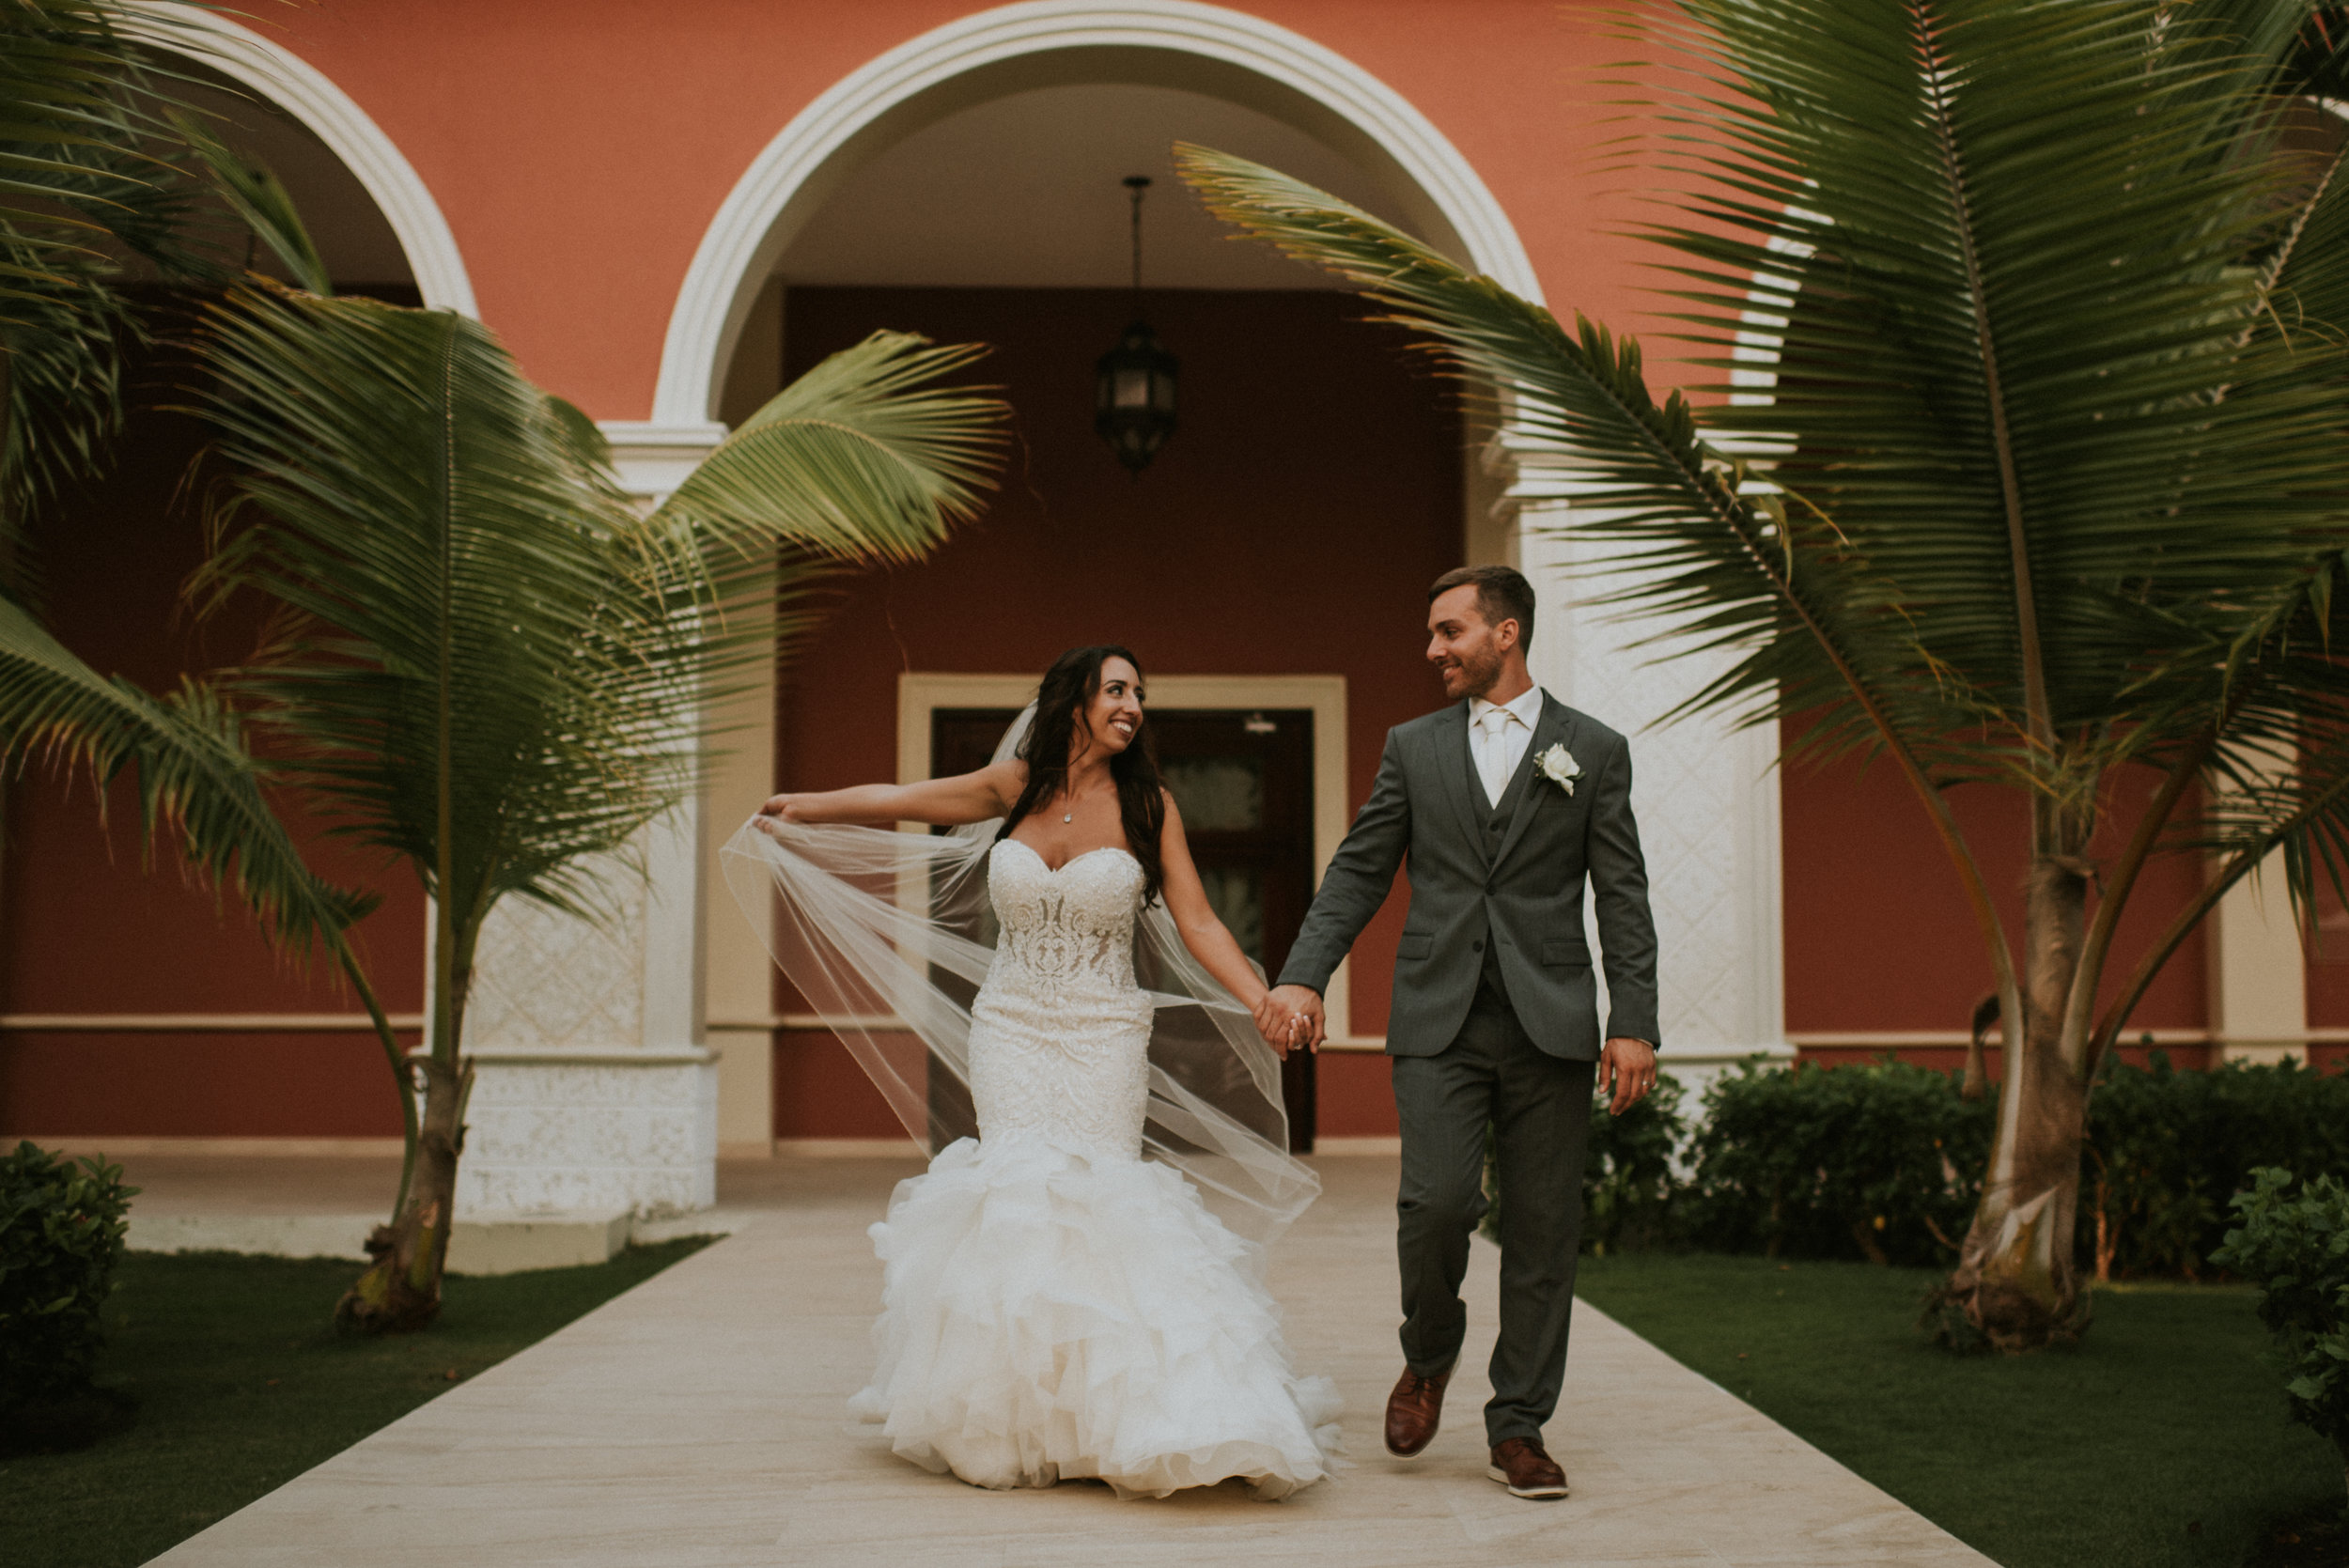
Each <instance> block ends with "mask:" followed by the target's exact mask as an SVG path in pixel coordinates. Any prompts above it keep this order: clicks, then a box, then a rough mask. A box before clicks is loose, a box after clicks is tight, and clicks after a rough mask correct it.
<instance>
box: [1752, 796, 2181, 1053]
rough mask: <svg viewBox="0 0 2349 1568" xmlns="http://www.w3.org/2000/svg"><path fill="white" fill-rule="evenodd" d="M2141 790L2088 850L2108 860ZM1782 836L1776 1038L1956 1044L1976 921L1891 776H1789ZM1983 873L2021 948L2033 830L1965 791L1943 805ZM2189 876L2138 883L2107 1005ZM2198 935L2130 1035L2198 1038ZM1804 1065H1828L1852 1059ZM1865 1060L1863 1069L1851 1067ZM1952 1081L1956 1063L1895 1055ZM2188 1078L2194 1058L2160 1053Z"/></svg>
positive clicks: (1984, 980) (2002, 803)
mask: <svg viewBox="0 0 2349 1568" xmlns="http://www.w3.org/2000/svg"><path fill="white" fill-rule="evenodd" d="M2151 792H2152V783H2151V782H2150V775H2148V776H2147V777H2146V778H2144V779H2132V780H2130V781H2129V782H2128V783H2127V784H2126V785H2125V786H2124V787H2123V791H2122V794H2121V796H2120V799H2119V800H2118V802H2117V805H2116V809H2115V813H2114V815H2115V821H2114V822H2113V823H2112V824H2111V825H2110V826H2109V827H2108V830H2107V831H2106V833H2105V834H2104V836H2103V837H2101V838H2100V839H2099V840H2098V841H2097V842H2096V844H2094V845H2093V846H2092V853H2094V854H2095V855H2097V856H2100V857H2108V856H2110V855H2112V854H2114V853H2116V852H2117V851H2118V850H2119V848H2120V846H2121V844H2122V842H2123V840H2124V839H2125V837H2126V834H2127V833H2128V831H2130V829H2131V827H2132V826H2133V825H2134V823H2135V820H2136V815H2135V808H2136V806H2137V805H2139V804H2141V802H2142V801H2143V800H2145V799H2146V798H2148V797H2149V796H2150V794H2151ZM1780 799H1781V822H1782V823H1783V828H1784V834H1785V837H1784V852H1785V862H1784V864H1785V874H1784V894H1785V941H1786V1026H1787V1030H1788V1032H1791V1033H1793V1034H1796V1035H1801V1034H1803V1033H1805V1032H1812V1031H1816V1032H1836V1033H1843V1032H1859V1031H1867V1030H1890V1031H1900V1032H1906V1031H1916V1030H1963V1029H1965V1028H1966V1027H1967V1023H1968V1019H1969V1018H1970V1017H1971V1016H1972V1012H1973V1007H1974V1003H1975V1001H1977V1000H1978V999H1980V998H1981V997H1983V996H1984V995H1986V994H1987V993H1988V992H1989V991H1990V989H1991V984H1992V983H1991V979H1990V965H1989V960H1988V958H1987V957H1986V956H1985V955H1984V954H1983V944H1982V939H1981V938H1980V936H1979V935H1978V934H1977V930H1976V927H1975V924H1974V919H1973V914H1972V911H1971V909H1970V908H1968V905H1967V903H1966V899H1965V894H1964V893H1962V892H1961V891H1960V889H1959V885H1958V881H1957V876H1956V873H1955V871H1954V870H1953V868H1952V866H1951V864H1950V862H1949V857H1948V855H1947V854H1946V852H1945V851H1944V850H1943V849H1942V847H1941V844H1940V841H1939V839H1938V838H1937V836H1936V835H1935V833H1934V831H1933V830H1932V828H1931V826H1930V825H1929V823H1928V822H1927V820H1926V818H1925V815H1924V813H1923V811H1922V810H1921V808H1920V807H1919V805H1918V804H1917V801H1916V799H1915V796H1914V795H1913V794H1912V793H1911V791H1910V790H1909V787H1908V785H1907V784H1906V782H1905V781H1904V780H1903V779H1902V778H1901V777H1900V775H1899V774H1898V772H1897V771H1895V770H1894V768H1892V767H1891V766H1890V764H1889V763H1878V764H1876V765H1875V766H1873V767H1869V768H1864V769H1863V768H1861V767H1860V766H1859V764H1858V763H1856V762H1848V761H1847V762H1839V763H1836V764H1833V765H1831V766H1828V767H1827V768H1805V767H1795V768H1788V769H1787V770H1786V772H1785V774H1784V776H1783V778H1782V780H1781V796H1780ZM1952 805H1953V808H1954V810H1955V813H1956V815H1957V818H1958V821H1959V823H1960V825H1961V827H1962V828H1963V829H1964V831H1965V832H1966V833H1967V835H1968V840H1969V841H1970V842H1971V843H1972V844H1973V846H1974V848H1975V853H1976V854H1977V855H1978V856H1979V857H1980V858H1981V860H1982V863H1983V875H1984V876H1985V877H1986V878H1987V879H1988V880H1989V882H1990V885H1991V887H1992V888H1993V889H1994V890H1995V892H1996V894H1997V896H1998V899H1999V914H2000V918H2001V919H2002V920H2004V921H2005V922H2006V923H2007V929H2008V932H2009V936H2010V939H2016V940H2019V939H2020V932H2021V925H2022V912H2023V910H2022V877H2023V871H2024V867H2025V863H2026V844H2027V834H2028V826H2029V825H2028V820H2027V815H2026V811H2025V807H2024V804H2023V802H2022V800H2020V798H2019V797H2017V796H2015V795H2014V794H2013V793H2012V792H2008V791H2003V790H1998V789H1993V788H1990V787H1988V786H1972V787H1969V788H1966V789H1961V790H1959V791H1957V792H1956V793H1955V794H1954V795H1952ZM2197 877H2198V868H2197V866H2196V865H2195V863H2194V862H2193V861H2192V860H2191V859H2189V858H2186V857H2176V856H2172V857H2169V858H2167V859H2164V860H2160V861H2156V862H2155V863H2154V864H2153V865H2151V866H2149V867H2148V868H2147V870H2146V872H2145V874H2144V876H2143V877H2141V878H2140V880H2139V886H2138V890H2137V893H2136V894H2135V896H2134V897H2133V898H2132V899H2131V900H2130V905H2129V910H2128V913H2127V914H2126V916H2125V917H2124V918H2123V921H2122V924H2121V929H2120V932H2119V934H2118V936H2117V937H2116V939H2115V942H2114V951H2113V958H2112V962H2111V963H2110V964H2109V965H2108V969H2107V973H2108V977H2109V980H2110V983H2109V984H2108V995H2109V993H2110V991H2111V990H2113V989H2116V988H2117V986H2118V982H2119V980H2120V978H2122V977H2123V976H2125V975H2126V974H2127V973H2128V972H2129V968H2130V966H2132V965H2134V964H2135V963H2136V962H2137V960H2138V959H2139V957H2141V956H2142V955H2143V954H2144V952H2145V950H2146V949H2147V948H2148V947H2149V946H2150V945H2151V943H2152V942H2153V940H2154V939H2155V937H2156V936H2157V935H2158V934H2159V932H2160V931H2161V930H2162V928H2163V927H2164V926H2166V925H2167V924H2168V923H2169V921H2170V919H2171V918H2172V917H2173V916H2174V915H2175V914H2176V912H2177V910H2178V909H2179V908H2182V907H2183V906H2184V905H2185V903H2186V900H2187V899H2188V898H2190V897H2191V896H2192V894H2193V892H2194V890H2195V888H2196V887H2197V885H2198V882H2197ZM2205 973H2206V970H2205V955H2204V948H2203V940H2202V937H2201V933H2199V932H2198V933H2197V934H2196V935H2194V936H2193V937H2190V938H2188V939H2187V940H2186V944H2185V945H2184V946H2183V947H2181V948H2180V949H2179V951H2178V953H2177V954H2176V955H2175V956H2174V957H2172V958H2171V959H2170V963H2169V964H2168V966H2167V967H2166V968H2164V970H2162V972H2161V974H2160V976H2159V977H2158V978H2157V979H2156V980H2155V982H2154V986H2153V988H2152V989H2151V990H2149V991H2148V992H2147V993H2146V995H2145V999H2144V1001H2141V1002H2140V1003H2139V1005H2138V1009H2137V1012H2136V1014H2135V1015H2134V1017H2133V1018H2132V1020H2131V1027H2132V1029H2133V1030H2144V1029H2200V1028H2201V1027H2203V1025H2204V1022H2205V1019H2206V1013H2205V1001H2206V998H2205V986H2204V977H2205ZM1807 1054H1814V1055H1819V1056H1822V1057H1824V1058H1827V1059H1830V1060H1831V1059H1836V1058H1838V1057H1841V1056H1843V1055H1846V1054H1850V1053H1847V1052H1840V1051H1833V1050H1828V1051H1818V1052H1809V1053H1807ZM1862 1054H1864V1053H1862ZM1904 1054H1906V1055H1909V1056H1911V1057H1912V1058H1913V1059H1915V1060H1920V1061H1931V1062H1935V1063H1942V1064H1949V1065H1954V1064H1956V1063H1958V1062H1960V1061H1962V1060H1963V1055H1964V1053H1963V1051H1962V1050H1959V1049H1952V1050H1946V1051H1944V1050H1922V1051H1914V1052H1905V1053H1904ZM2171 1054H2172V1056H2173V1058H2174V1059H2175V1060H2177V1061H2178V1062H2179V1063H2181V1064H2182V1065H2183V1064H2196V1063H2199V1060H2200V1055H2201V1053H2200V1052H2199V1051H2198V1050H2194V1049H2186V1050H2176V1049H2173V1050H2172V1052H2171Z"/></svg>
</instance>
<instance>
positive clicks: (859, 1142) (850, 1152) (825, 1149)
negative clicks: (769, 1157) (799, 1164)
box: [775, 1138, 922, 1159]
mask: <svg viewBox="0 0 2349 1568" xmlns="http://www.w3.org/2000/svg"><path fill="white" fill-rule="evenodd" d="M775 1153H776V1154H778V1155H797V1156H799V1157H802V1158H809V1159H876V1158H883V1157H894V1156H902V1157H906V1158H909V1159H919V1158H921V1157H922V1151H921V1149H920V1148H919V1147H917V1146H916V1145H915V1143H914V1141H913V1140H912V1139H910V1138H778V1139H776V1140H775Z"/></svg>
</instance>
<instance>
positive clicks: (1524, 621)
mask: <svg viewBox="0 0 2349 1568" xmlns="http://www.w3.org/2000/svg"><path fill="white" fill-rule="evenodd" d="M1471 586H1472V587H1474V588H1475V590H1476V613H1478V614H1480V615H1482V616H1484V617H1485V624H1486V626H1499V625H1500V624H1501V622H1503V621H1515V622H1517V646H1519V647H1521V648H1523V647H1531V646H1532V645H1533V584H1532V583H1531V582H1527V581H1526V580H1525V575H1524V573H1522V572H1519V571H1517V570H1516V569H1515V568H1514V567H1453V568H1452V569H1451V570H1450V571H1448V572H1446V573H1444V574H1443V575H1442V576H1441V577H1439V578H1438V579H1436V584H1435V586H1434V587H1432V588H1430V589H1428V590H1427V601H1428V602H1429V603H1430V604H1433V603H1434V602H1435V601H1436V600H1437V599H1439V598H1442V597H1443V596H1444V595H1446V594H1448V593H1450V592H1452V590H1453V589H1455V588H1467V587H1471Z"/></svg>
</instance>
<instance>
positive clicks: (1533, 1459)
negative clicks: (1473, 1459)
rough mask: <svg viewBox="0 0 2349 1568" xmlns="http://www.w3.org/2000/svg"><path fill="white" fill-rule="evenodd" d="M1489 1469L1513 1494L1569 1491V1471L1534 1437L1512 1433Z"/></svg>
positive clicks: (1549, 1495) (1554, 1495) (1535, 1495)
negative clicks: (1567, 1482)
mask: <svg viewBox="0 0 2349 1568" xmlns="http://www.w3.org/2000/svg"><path fill="white" fill-rule="evenodd" d="M1485 1473H1486V1475H1488V1476H1490V1477H1492V1478H1493V1479H1494V1480H1495V1481H1498V1482H1500V1483H1501V1484H1502V1485H1503V1486H1506V1487H1507V1488H1509V1495H1510V1496H1511V1497H1513V1498H1563V1497H1564V1496H1565V1495H1566V1472H1565V1471H1564V1470H1563V1469H1561V1468H1559V1467H1558V1461H1556V1460H1555V1459H1552V1458H1551V1457H1550V1456H1549V1454H1548V1451H1547V1450H1545V1449H1544V1448H1543V1447H1542V1445H1541V1444H1539V1443H1537V1442H1535V1441H1534V1440H1533V1439H1532V1438H1531V1437H1512V1438H1510V1439H1508V1440H1507V1441H1506V1442H1504V1443H1501V1445H1500V1446H1499V1447H1497V1448H1495V1449H1494V1450H1493V1462H1492V1467H1491V1468H1489V1469H1487V1470H1486V1472H1485Z"/></svg>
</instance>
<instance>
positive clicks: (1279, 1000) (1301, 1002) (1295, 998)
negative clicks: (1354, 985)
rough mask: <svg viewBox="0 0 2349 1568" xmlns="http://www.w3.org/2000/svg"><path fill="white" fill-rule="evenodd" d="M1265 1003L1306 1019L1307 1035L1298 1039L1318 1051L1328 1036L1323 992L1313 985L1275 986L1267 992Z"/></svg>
mask: <svg viewBox="0 0 2349 1568" xmlns="http://www.w3.org/2000/svg"><path fill="white" fill-rule="evenodd" d="M1264 1004H1265V1006H1266V1007H1268V1008H1271V1009H1274V1010H1276V1011H1277V1012H1278V1013H1280V1014H1282V1015H1283V1016H1286V1015H1289V1014H1296V1015H1298V1016H1299V1017H1303V1019H1304V1020H1305V1035H1304V1037H1303V1038H1302V1039H1300V1040H1299V1041H1297V1042H1296V1043H1297V1044H1298V1045H1300V1046H1303V1047H1304V1048H1306V1049H1307V1050H1314V1051H1317V1050H1319V1049H1320V1048H1321V1042H1322V1040H1323V1039H1324V1038H1326V1037H1327V1034H1328V1030H1327V1028H1326V1027H1325V1024H1324V1020H1323V1018H1322V1016H1321V993H1320V992H1319V991H1316V990H1315V989H1314V988H1313V987H1312V986H1273V987H1272V989H1271V990H1269V991H1268V992H1266V993H1265V999H1264Z"/></svg>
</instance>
